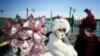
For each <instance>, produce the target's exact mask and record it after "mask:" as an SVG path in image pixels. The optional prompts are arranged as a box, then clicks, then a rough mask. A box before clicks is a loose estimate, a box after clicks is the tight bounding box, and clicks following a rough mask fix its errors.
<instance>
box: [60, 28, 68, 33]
mask: <svg viewBox="0 0 100 56" xmlns="http://www.w3.org/2000/svg"><path fill="white" fill-rule="evenodd" d="M58 30H59V31H60V32H66V29H65V28H63V29H58Z"/></svg>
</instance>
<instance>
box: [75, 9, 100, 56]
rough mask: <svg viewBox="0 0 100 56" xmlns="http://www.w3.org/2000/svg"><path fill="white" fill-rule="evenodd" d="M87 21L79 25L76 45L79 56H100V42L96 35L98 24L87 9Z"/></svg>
mask: <svg viewBox="0 0 100 56" xmlns="http://www.w3.org/2000/svg"><path fill="white" fill-rule="evenodd" d="M84 12H86V13H87V17H86V19H83V20H82V21H81V23H80V25H79V35H78V37H77V40H76V43H75V49H76V51H77V52H78V56H100V54H99V53H100V41H99V39H98V37H97V36H96V35H95V30H96V22H95V19H94V16H93V15H92V13H91V11H90V10H89V9H85V10H84Z"/></svg>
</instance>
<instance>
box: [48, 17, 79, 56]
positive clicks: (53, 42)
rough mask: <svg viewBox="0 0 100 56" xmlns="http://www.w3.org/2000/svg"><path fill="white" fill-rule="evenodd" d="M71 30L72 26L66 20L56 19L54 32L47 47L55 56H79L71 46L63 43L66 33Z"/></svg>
mask: <svg viewBox="0 0 100 56" xmlns="http://www.w3.org/2000/svg"><path fill="white" fill-rule="evenodd" d="M69 30H70V25H69V23H68V21H67V20H65V19H62V18H60V19H55V21H54V24H53V27H52V32H51V34H50V36H49V41H48V43H47V47H48V48H49V49H50V52H51V53H52V54H53V55H54V56H77V52H76V51H75V49H74V48H73V46H72V45H71V44H66V43H64V42H63V40H62V39H63V38H65V35H66V33H68V31H69Z"/></svg>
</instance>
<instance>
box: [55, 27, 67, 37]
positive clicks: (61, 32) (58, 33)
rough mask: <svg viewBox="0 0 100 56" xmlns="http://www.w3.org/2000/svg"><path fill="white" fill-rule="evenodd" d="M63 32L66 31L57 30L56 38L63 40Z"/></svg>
mask: <svg viewBox="0 0 100 56" xmlns="http://www.w3.org/2000/svg"><path fill="white" fill-rule="evenodd" d="M65 32H66V30H63V29H58V30H57V31H56V35H57V37H58V38H64V37H65V34H66V33H65Z"/></svg>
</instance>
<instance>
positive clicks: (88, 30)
mask: <svg viewBox="0 0 100 56" xmlns="http://www.w3.org/2000/svg"><path fill="white" fill-rule="evenodd" d="M86 31H87V32H94V30H92V29H89V28H87V29H86Z"/></svg>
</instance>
